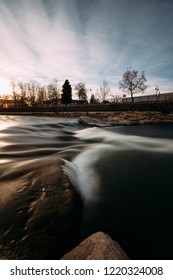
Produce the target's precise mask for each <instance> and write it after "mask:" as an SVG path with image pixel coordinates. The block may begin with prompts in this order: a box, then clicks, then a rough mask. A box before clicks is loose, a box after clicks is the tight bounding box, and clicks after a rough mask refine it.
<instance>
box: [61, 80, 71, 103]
mask: <svg viewBox="0 0 173 280" xmlns="http://www.w3.org/2000/svg"><path fill="white" fill-rule="evenodd" d="M71 102H72V88H71V85H70V83H69V81H68V80H65V82H64V84H63V86H62V95H61V103H62V104H65V105H67V104H69V103H71Z"/></svg>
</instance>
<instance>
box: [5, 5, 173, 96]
mask: <svg viewBox="0 0 173 280" xmlns="http://www.w3.org/2000/svg"><path fill="white" fill-rule="evenodd" d="M127 69H134V70H137V71H139V73H140V72H141V71H145V74H146V78H147V85H148V89H147V91H146V93H155V87H156V86H158V87H159V89H160V92H161V93H162V92H170V91H173V1H172V0H0V94H1V93H4V94H5V93H6V91H7V90H9V89H8V85H9V81H10V80H23V81H28V80H37V81H39V82H40V83H48V82H50V81H52V80H53V79H54V78H56V79H57V80H58V83H59V85H60V86H61V85H62V84H63V83H64V81H65V79H68V80H69V81H70V83H71V85H72V86H74V85H75V84H77V83H78V82H84V83H85V84H86V87H87V88H88V89H89V88H91V89H92V91H93V93H94V91H95V90H96V88H97V87H99V85H100V84H101V83H102V82H103V80H106V81H108V82H109V84H110V86H111V88H112V93H113V94H115V95H118V94H120V93H121V90H120V89H119V85H118V82H119V81H120V79H121V78H122V75H123V73H124V72H125V71H126V70H127Z"/></svg>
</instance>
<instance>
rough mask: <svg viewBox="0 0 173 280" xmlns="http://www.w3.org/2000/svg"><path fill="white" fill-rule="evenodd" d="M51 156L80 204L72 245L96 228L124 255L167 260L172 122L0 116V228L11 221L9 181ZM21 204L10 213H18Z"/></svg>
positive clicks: (171, 248) (171, 246) (170, 251)
mask: <svg viewBox="0 0 173 280" xmlns="http://www.w3.org/2000/svg"><path fill="white" fill-rule="evenodd" d="M55 159H60V160H61V161H62V162H63V165H62V168H63V172H64V174H66V175H67V176H68V178H69V180H70V182H71V183H72V185H73V186H74V188H75V189H76V190H77V191H78V192H79V193H80V196H81V198H82V201H83V205H84V207H83V213H82V222H81V224H80V228H79V236H80V237H79V240H78V242H79V241H81V240H83V239H84V238H86V237H87V236H89V235H90V234H92V233H94V232H96V231H100V230H101V231H104V232H105V233H107V234H109V235H110V236H111V237H112V238H113V239H114V240H116V241H118V242H119V244H120V245H121V246H122V247H123V249H124V250H125V251H126V253H127V254H128V255H129V257H130V258H132V259H173V241H172V236H173V232H172V228H173V218H172V216H173V202H172V201H173V126H172V125H150V126H131V127H104V128H98V127H97V128H96V127H92V128H87V127H84V126H81V125H79V124H78V120H77V119H60V118H46V117H40V118H39V117H28V116H26V117H24V116H0V195H1V197H2V198H3V199H1V205H0V209H1V213H2V214H1V217H0V219H1V220H0V226H1V228H0V231H1V232H3V227H4V228H5V230H6V231H7V232H8V233H9V231H10V228H11V227H12V226H13V227H14V225H13V224H15V221H11V220H10V216H9V215H8V207H9V204H8V203H7V200H9V197H10V205H11V207H12V205H13V196H14V195H15V193H16V192H18V191H19V190H18V188H17V187H16V184H15V183H14V184H13V182H16V178H17V180H18V181H17V182H18V184H20V178H21V176H23V175H26V174H30V172H31V171H33V170H35V169H37V170H38V169H39V166H41V165H40V163H41V164H43V163H45V164H48V165H49V168H50V162H52V165H51V166H53V168H58V167H56V161H55ZM7 182H8V184H7ZM9 182H10V187H9ZM50 182H51V180H50ZM27 195H28V194H27V192H26V193H25V196H26V197H23V198H22V200H23V201H25V200H27V199H28V198H27ZM23 201H21V198H20V200H19V201H18V204H17V205H18V206H17V207H18V208H17V209H16V206H15V207H12V208H11V209H12V210H10V211H18V216H19V214H20V211H21V210H18V209H20V203H23ZM55 203H57V204H58V203H59V201H57V202H55V201H54V204H55ZM7 205H8V207H7ZM53 207H54V205H52V208H51V209H53ZM44 211H45V213H44ZM47 211H50V208H48V209H47V207H46V206H45V209H44V208H43V209H42V212H43V215H47ZM51 211H52V210H51ZM18 216H16V217H18ZM54 218H55V219H56V217H54ZM8 227H9V229H8ZM45 227H46V224H45ZM5 230H4V231H5ZM15 230H16V231H17V230H21V229H19V228H15ZM52 230H54V229H52ZM56 230H57V229H56ZM55 235H56V232H55ZM12 240H13V237H12ZM11 242H13V241H11ZM0 249H1V247H0Z"/></svg>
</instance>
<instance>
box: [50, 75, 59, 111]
mask: <svg viewBox="0 0 173 280" xmlns="http://www.w3.org/2000/svg"><path fill="white" fill-rule="evenodd" d="M47 97H48V100H49V101H50V103H51V105H52V106H57V103H58V100H59V99H60V88H59V86H58V84H57V80H56V79H54V80H53V82H52V83H51V84H49V85H48V86H47Z"/></svg>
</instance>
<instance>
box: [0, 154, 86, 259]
mask: <svg viewBox="0 0 173 280" xmlns="http://www.w3.org/2000/svg"><path fill="white" fill-rule="evenodd" d="M62 164H63V160H60V159H57V158H54V159H52V158H51V159H49V157H48V158H47V159H45V158H44V159H39V160H31V162H27V164H23V166H22V167H20V170H18V168H16V169H15V170H13V171H9V174H6V175H5V176H4V177H2V179H1V183H0V217H1V219H0V258H1V259H59V258H60V257H62V256H63V255H64V254H65V253H66V252H67V251H69V250H71V249H72V247H74V246H76V242H77V240H78V232H79V225H80V218H81V214H82V203H81V200H80V198H79V196H78V194H77V193H76V191H75V190H74V188H73V186H72V185H71V183H70V182H69V180H68V178H67V177H66V176H65V175H64V173H63V171H62V168H61V165H62ZM19 171H20V172H19Z"/></svg>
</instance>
